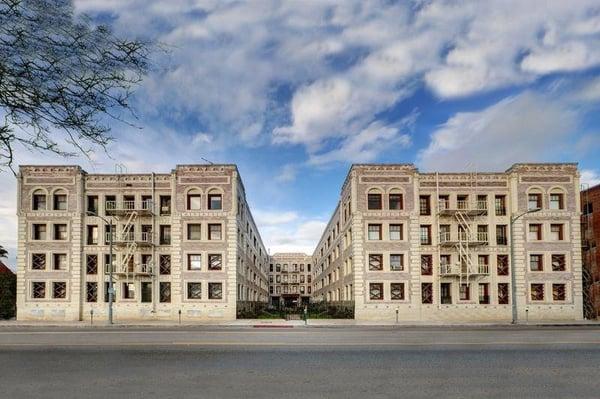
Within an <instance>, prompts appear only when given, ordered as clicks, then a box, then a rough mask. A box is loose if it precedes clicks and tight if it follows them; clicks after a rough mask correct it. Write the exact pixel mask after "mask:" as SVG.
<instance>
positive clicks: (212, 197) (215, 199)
mask: <svg viewBox="0 0 600 399" xmlns="http://www.w3.org/2000/svg"><path fill="white" fill-rule="evenodd" d="M208 209H211V210H219V209H223V196H222V195H221V194H208Z"/></svg>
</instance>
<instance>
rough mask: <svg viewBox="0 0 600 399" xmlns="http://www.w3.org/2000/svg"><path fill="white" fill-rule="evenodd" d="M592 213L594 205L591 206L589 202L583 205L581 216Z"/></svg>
mask: <svg viewBox="0 0 600 399" xmlns="http://www.w3.org/2000/svg"><path fill="white" fill-rule="evenodd" d="M592 213H594V204H592V203H591V202H588V203H587V204H584V205H583V214H584V215H591V214H592Z"/></svg>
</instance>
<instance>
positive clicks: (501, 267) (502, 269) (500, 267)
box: [496, 255, 509, 276]
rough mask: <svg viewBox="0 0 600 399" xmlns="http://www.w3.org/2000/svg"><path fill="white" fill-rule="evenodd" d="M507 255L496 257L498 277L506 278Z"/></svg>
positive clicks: (507, 268)
mask: <svg viewBox="0 0 600 399" xmlns="http://www.w3.org/2000/svg"><path fill="white" fill-rule="evenodd" d="M508 270H509V266H508V255H498V256H497V257H496V271H497V273H498V276H508Z"/></svg>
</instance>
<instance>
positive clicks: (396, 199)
mask: <svg viewBox="0 0 600 399" xmlns="http://www.w3.org/2000/svg"><path fill="white" fill-rule="evenodd" d="M388 200H389V203H390V209H392V210H401V209H403V208H404V201H403V198H402V194H399V193H391V194H390V195H389V197H388Z"/></svg>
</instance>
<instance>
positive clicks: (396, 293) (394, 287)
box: [390, 283, 404, 301]
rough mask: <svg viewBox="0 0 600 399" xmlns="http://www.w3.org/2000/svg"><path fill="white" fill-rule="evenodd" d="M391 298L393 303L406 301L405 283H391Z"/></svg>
mask: <svg viewBox="0 0 600 399" xmlns="http://www.w3.org/2000/svg"><path fill="white" fill-rule="evenodd" d="M390 297H391V299H392V301H403V300H404V283H391V284H390Z"/></svg>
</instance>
